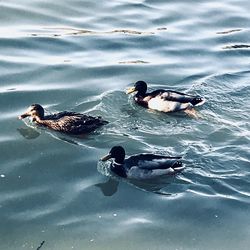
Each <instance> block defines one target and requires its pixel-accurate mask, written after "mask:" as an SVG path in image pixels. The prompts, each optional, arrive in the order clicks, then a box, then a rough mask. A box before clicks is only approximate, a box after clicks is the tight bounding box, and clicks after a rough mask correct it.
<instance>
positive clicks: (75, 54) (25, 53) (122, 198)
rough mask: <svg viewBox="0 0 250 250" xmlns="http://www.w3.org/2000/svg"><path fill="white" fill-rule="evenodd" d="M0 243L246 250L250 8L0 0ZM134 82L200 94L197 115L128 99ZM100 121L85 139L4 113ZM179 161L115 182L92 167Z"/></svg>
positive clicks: (245, 4)
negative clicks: (122, 157) (173, 171)
mask: <svg viewBox="0 0 250 250" xmlns="http://www.w3.org/2000/svg"><path fill="white" fill-rule="evenodd" d="M0 9H1V15H0V21H1V27H0V34H1V38H0V54H1V57H0V69H1V71H0V72H1V74H0V106H1V116H0V128H1V130H0V221H1V223H0V235H1V238H0V239H1V240H0V249H3V250H20V249H37V248H38V247H39V246H40V244H41V243H42V242H43V241H45V242H44V244H43V245H41V248H40V249H44V250H45V249H50V250H54V249H55V250H59V249H60V250H68V249H115V250H117V249H124V250H125V249H126V250H127V249H136V250H139V249H143V250H144V249H149V250H158V249H171V250H172V249H178V250H181V249H183V250H186V249H197V250H201V249H202V250H203V249H222V250H223V249H227V250H228V249H232V250H233V249H249V244H250V240H249V236H250V226H249V225H250V219H249V218H250V210H249V207H250V206H249V205H250V204H249V203H250V188H249V186H250V185H249V184H250V175H249V170H250V146H249V145H250V132H249V130H250V125H249V121H250V113H249V109H250V101H249V96H250V85H249V81H250V80H249V79H250V57H249V56H250V33H249V25H250V16H249V9H250V3H249V1H247V0H243V1H240V0H238V1H236V0H227V1H221V2H218V1H199V2H197V1H183V0H182V1H163V0H157V1H142V0H135V1H132V0H131V1H125V0H119V1H100V2H98V1H85V0H83V1H76V0H75V1H65V0H64V1H60V2H49V1H37V0H35V1H29V0H25V1H21V2H19V1H17V0H10V1H7V2H6V1H5V2H4V1H1V2H0ZM137 80H144V81H147V82H148V83H149V87H150V89H156V88H171V89H173V90H179V91H185V92H187V93H190V94H199V95H202V96H204V97H206V99H207V102H206V103H205V104H204V105H203V106H202V107H200V108H199V109H198V112H199V114H200V116H201V118H200V119H198V120H197V119H193V118H190V117H188V116H187V115H185V114H174V115H173V114H169V115H165V114H161V113H157V112H151V111H147V110H145V109H143V108H141V107H138V106H137V105H135V104H134V103H133V100H132V98H131V97H128V96H127V95H126V94H125V92H124V89H125V88H127V87H128V86H131V84H132V83H134V82H135V81H137ZM32 103H40V104H41V105H43V106H44V107H45V108H46V110H47V111H48V112H56V111H62V110H72V111H77V112H87V113H89V114H92V115H101V116H103V117H104V118H105V119H107V120H108V121H110V123H109V125H107V126H105V127H103V128H102V129H100V130H99V131H97V132H95V133H92V134H90V135H88V136H86V137H85V138H72V137H69V136H65V135H61V134H58V133H54V132H51V131H48V130H44V129H39V128H36V127H34V126H33V125H32V124H30V123H26V124H25V123H24V122H23V121H20V120H18V119H17V116H18V115H19V114H21V113H22V112H23V111H24V110H25V109H26V108H27V107H28V106H29V105H30V104H32ZM117 144H120V145H122V146H124V147H125V148H126V151H127V154H128V155H131V154H135V153H141V152H155V153H166V154H169V155H182V156H183V161H184V162H185V165H186V169H185V170H184V171H183V172H182V173H181V174H179V175H177V176H172V177H167V178H163V179H161V180H157V181H148V182H141V181H134V182H131V181H130V182H127V181H123V180H120V179H117V178H113V177H112V176H111V177H110V175H109V174H108V173H107V171H105V166H104V165H103V164H98V159H99V158H100V157H101V156H103V155H105V154H106V153H107V152H108V151H109V150H110V148H111V147H112V146H114V145H117Z"/></svg>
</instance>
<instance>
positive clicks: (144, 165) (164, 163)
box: [125, 154, 182, 170]
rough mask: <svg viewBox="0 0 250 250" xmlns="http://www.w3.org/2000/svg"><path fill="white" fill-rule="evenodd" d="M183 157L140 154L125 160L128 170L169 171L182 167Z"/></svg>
mask: <svg viewBox="0 0 250 250" xmlns="http://www.w3.org/2000/svg"><path fill="white" fill-rule="evenodd" d="M180 159H181V157H169V156H162V155H154V154H139V155H133V156H130V157H129V158H127V159H126V160H125V165H126V167H127V168H129V167H133V166H137V167H138V168H141V169H147V170H154V169H168V168H173V169H175V168H180V167H182V162H181V161H180Z"/></svg>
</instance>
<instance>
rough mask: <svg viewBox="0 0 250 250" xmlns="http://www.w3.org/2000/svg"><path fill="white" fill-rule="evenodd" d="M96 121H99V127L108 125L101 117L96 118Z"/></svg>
mask: <svg viewBox="0 0 250 250" xmlns="http://www.w3.org/2000/svg"><path fill="white" fill-rule="evenodd" d="M98 120H99V124H100V125H106V124H108V123H109V122H108V121H106V120H103V119H102V117H101V116H98Z"/></svg>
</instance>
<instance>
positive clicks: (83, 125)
mask: <svg viewBox="0 0 250 250" xmlns="http://www.w3.org/2000/svg"><path fill="white" fill-rule="evenodd" d="M107 123H108V122H107V121H104V120H103V119H102V118H101V117H93V116H89V115H84V114H80V113H75V112H67V111H65V112H60V113H57V114H54V115H50V116H47V117H45V119H44V120H43V121H42V125H44V126H47V127H49V128H51V129H54V130H56V131H60V132H64V133H68V134H75V135H77V134H78V135H79V134H84V133H88V132H91V131H94V130H95V129H96V128H98V127H100V126H102V125H105V124H107Z"/></svg>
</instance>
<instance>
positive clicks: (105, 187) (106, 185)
mask: <svg viewBox="0 0 250 250" xmlns="http://www.w3.org/2000/svg"><path fill="white" fill-rule="evenodd" d="M118 184H119V181H117V180H115V179H113V178H111V177H110V178H109V179H108V180H107V181H106V182H102V183H97V184H95V186H96V187H99V188H100V189H101V191H102V193H103V195H104V196H112V195H113V194H115V193H116V191H117V188H118Z"/></svg>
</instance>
